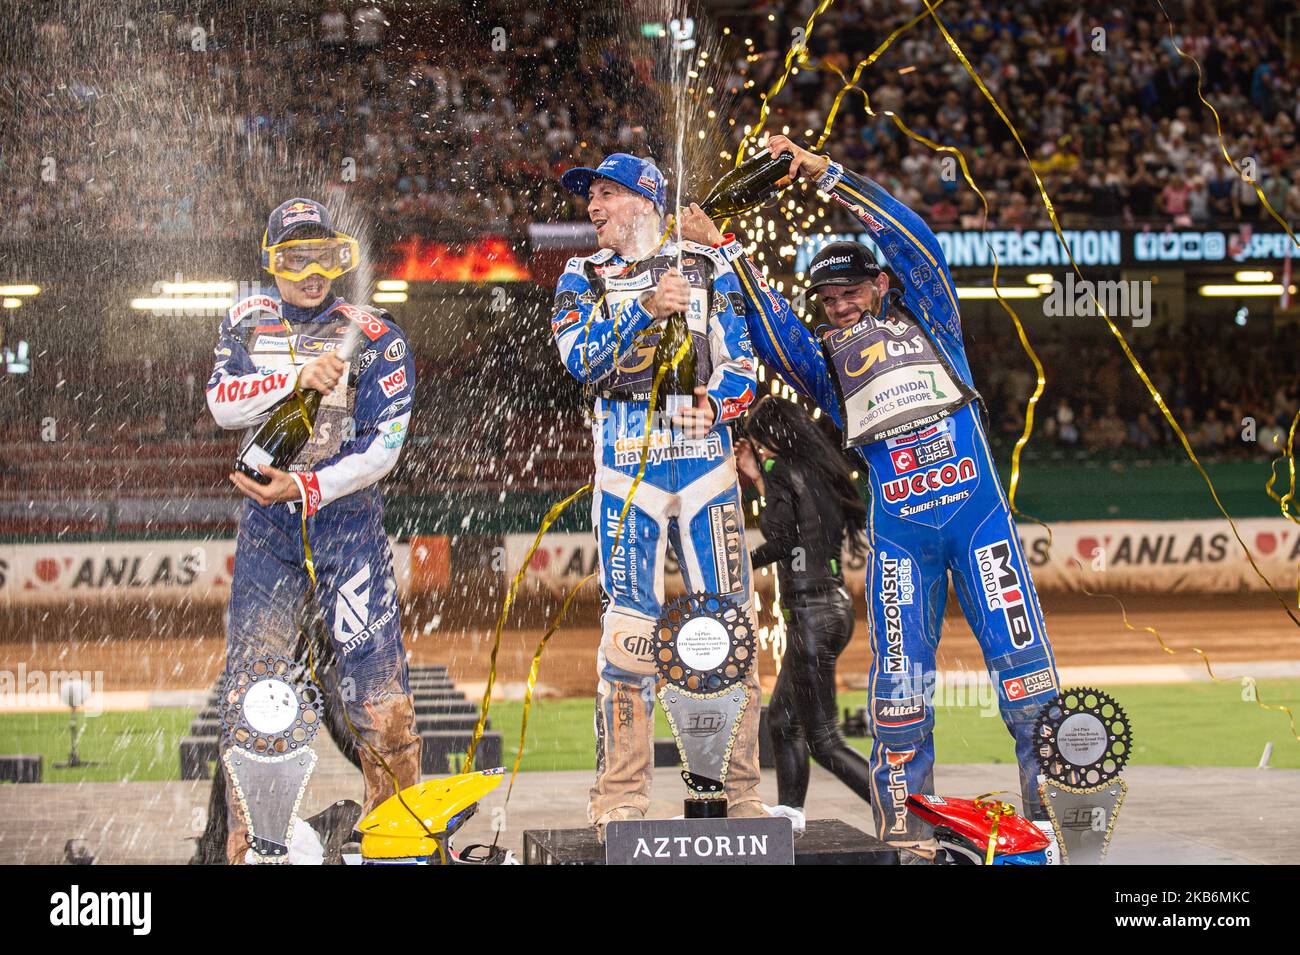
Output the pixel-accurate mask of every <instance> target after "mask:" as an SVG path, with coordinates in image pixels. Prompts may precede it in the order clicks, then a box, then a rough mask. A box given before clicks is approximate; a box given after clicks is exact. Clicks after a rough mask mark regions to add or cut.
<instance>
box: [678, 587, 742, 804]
mask: <svg viewBox="0 0 1300 955" xmlns="http://www.w3.org/2000/svg"><path fill="white" fill-rule="evenodd" d="M754 652H755V644H754V631H753V627H752V625H751V624H750V621H749V616H748V615H747V614H746V613H745V612H744V610H742V609H741V608H740V607H738V606H737V605H736V604H735V603H733V602H732V601H730V600H728V599H727V598H726V597H721V596H719V595H717V594H711V593H701V594H687V595H685V596H683V597H679V598H677V599H676V600H674V601H672V602H671V603H669V604H668V605H667V606H666V607H665V608H664V612H663V615H662V616H661V617H660V618H659V622H658V624H657V625H656V628H655V647H654V654H655V666H656V667H657V669H658V673H659V677H660V680H661V681H662V682H661V686H660V688H659V703H660V705H661V706H662V707H663V709H664V713H665V714H666V715H667V717H668V725H669V727H670V728H671V729H672V734H673V739H675V740H676V741H677V751H678V753H680V754H681V757H682V779H684V780H685V781H686V788H687V790H688V792H689V794H690V795H689V798H687V800H686V806H685V814H686V818H688V819H710V818H718V817H722V816H726V814H727V798H726V793H725V789H724V786H725V783H726V779H727V769H728V767H729V765H730V763H731V749H732V745H733V744H734V742H735V738H736V730H737V728H738V727H739V726H740V721H741V718H742V717H743V716H744V715H745V707H746V705H747V704H748V702H749V697H748V694H747V693H746V689H745V686H744V679H745V677H746V675H747V674H748V673H749V669H750V667H751V666H752V665H753V660H754Z"/></svg>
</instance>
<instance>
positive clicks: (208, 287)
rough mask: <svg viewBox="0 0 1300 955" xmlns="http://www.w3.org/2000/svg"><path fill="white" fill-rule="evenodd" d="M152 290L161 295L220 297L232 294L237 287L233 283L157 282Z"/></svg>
mask: <svg viewBox="0 0 1300 955" xmlns="http://www.w3.org/2000/svg"><path fill="white" fill-rule="evenodd" d="M154 288H156V289H157V290H158V291H159V292H161V293H162V294H163V295H221V294H223V293H225V294H233V293H234V292H235V291H236V290H237V289H238V288H239V286H238V285H237V284H236V283H234V282H159V283H157V284H156V285H155V286H154Z"/></svg>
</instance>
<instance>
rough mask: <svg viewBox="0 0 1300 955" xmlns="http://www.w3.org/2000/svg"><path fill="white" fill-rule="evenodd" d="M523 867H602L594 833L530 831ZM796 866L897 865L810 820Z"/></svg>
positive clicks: (886, 850)
mask: <svg viewBox="0 0 1300 955" xmlns="http://www.w3.org/2000/svg"><path fill="white" fill-rule="evenodd" d="M523 861H524V865H604V864H605V847H604V846H603V845H601V844H600V843H599V842H598V841H597V839H596V830H595V829H594V828H591V827H587V828H584V829H529V830H527V831H525V832H524V858H523ZM794 864H795V865H897V864H898V853H897V852H895V850H893V849H891V848H890V847H889V846H887V845H885V843H883V842H881V841H880V840H879V839H877V838H876V837H875V836H870V835H867V833H865V832H863V831H862V830H861V829H855V828H854V827H853V826H850V825H849V824H848V823H847V822H842V821H841V820H839V819H810V820H809V821H808V828H807V829H806V830H805V831H804V834H803V835H802V836H800V837H799V838H797V839H795V841H794Z"/></svg>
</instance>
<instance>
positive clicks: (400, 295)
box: [370, 292, 406, 303]
mask: <svg viewBox="0 0 1300 955" xmlns="http://www.w3.org/2000/svg"><path fill="white" fill-rule="evenodd" d="M370 298H371V301H372V302H377V303H390V302H405V301H406V293H405V292H376V293H375V294H374V295H372V296H371V297H370Z"/></svg>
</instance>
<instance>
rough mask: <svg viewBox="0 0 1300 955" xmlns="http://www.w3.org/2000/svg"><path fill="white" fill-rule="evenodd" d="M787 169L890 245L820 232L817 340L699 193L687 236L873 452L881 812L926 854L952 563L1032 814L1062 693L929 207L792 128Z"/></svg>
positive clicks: (853, 437)
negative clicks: (728, 267) (844, 163)
mask: <svg viewBox="0 0 1300 955" xmlns="http://www.w3.org/2000/svg"><path fill="white" fill-rule="evenodd" d="M768 148H769V149H770V150H771V151H772V153H773V155H780V154H781V153H782V152H784V151H789V152H791V153H793V154H794V156H793V159H792V161H791V164H790V174H791V176H792V177H794V178H799V177H806V178H811V179H813V180H814V181H816V183H817V185H818V188H819V189H820V190H821V191H822V192H823V193H825V194H827V195H829V196H830V197H831V198H832V199H833V200H835V201H836V202H837V203H839V204H840V205H841V206H843V207H845V208H846V209H848V210H849V211H850V212H852V213H853V214H854V215H855V216H856V217H857V218H858V219H859V220H861V222H862V223H863V224H864V225H865V227H866V229H867V230H868V231H869V232H870V233H871V236H872V238H873V239H874V240H875V242H876V244H877V245H878V246H879V247H880V249H881V250H882V251H883V252H884V255H885V258H886V260H887V262H888V265H889V268H890V269H891V270H892V271H893V273H894V275H895V276H897V278H898V280H899V287H898V288H892V289H891V288H890V277H889V274H888V273H887V272H885V271H884V270H883V269H882V268H881V267H880V266H879V265H878V264H877V263H876V260H875V257H874V255H873V253H872V252H871V251H870V250H869V249H867V248H866V247H865V246H863V245H860V244H858V243H855V242H835V243H831V244H829V245H827V246H826V247H825V248H823V249H822V250H821V251H820V252H818V253H817V255H816V256H815V257H814V258H813V261H812V263H811V265H810V266H809V270H808V278H809V284H810V290H811V291H812V292H814V293H815V294H816V295H817V296H818V297H819V299H820V301H821V305H822V309H823V311H824V313H825V316H826V319H827V320H828V322H829V323H830V327H829V328H827V329H825V330H824V334H822V335H821V341H820V342H819V341H818V339H817V338H815V337H814V336H813V334H812V333H811V332H810V331H808V329H807V328H806V327H805V326H804V324H803V323H802V322H801V321H800V320H799V319H798V317H796V316H795V314H794V313H793V311H792V310H791V308H790V305H789V303H788V302H786V300H785V299H784V298H782V297H781V296H780V295H779V294H777V293H776V291H775V290H773V289H772V288H770V287H769V286H768V285H767V284H766V282H764V280H763V278H762V276H761V275H760V273H759V271H758V269H757V268H755V266H754V265H753V264H752V263H751V262H750V261H749V260H748V258H747V257H746V255H745V253H744V250H743V248H742V246H741V243H740V242H739V241H738V240H736V239H735V238H734V237H727V236H722V235H720V234H719V233H718V230H717V229H716V228H715V227H714V226H713V225H712V223H711V222H709V220H708V219H707V217H705V216H704V214H703V212H701V211H700V210H699V208H698V207H692V209H691V211H690V213H689V214H688V215H687V216H686V222H685V223H684V225H683V235H685V236H688V237H690V238H693V239H696V240H698V241H706V242H710V243H716V244H717V245H718V246H719V248H720V249H721V251H722V253H723V255H724V256H726V258H727V260H728V261H729V262H731V263H732V265H733V267H734V268H735V269H736V272H737V275H738V277H739V279H740V283H741V286H742V288H743V291H744V295H745V317H746V321H747V322H748V325H749V330H750V334H751V335H752V337H753V340H754V343H755V349H756V351H757V352H758V355H759V357H760V358H762V359H763V361H765V362H767V363H768V364H769V365H770V366H771V367H772V368H773V369H774V370H775V371H776V372H777V373H778V374H780V375H781V377H782V378H784V379H785V380H786V381H787V382H788V383H789V384H790V386H791V387H793V388H794V389H795V390H796V391H798V392H799V393H800V394H803V395H805V396H807V397H809V398H811V399H812V400H813V401H815V402H816V403H817V405H818V406H820V407H821V409H822V410H823V411H825V412H826V413H827V414H828V415H830V416H831V418H832V419H834V421H835V424H836V425H838V426H839V427H840V429H841V431H842V432H843V436H844V445H845V447H847V448H853V449H854V450H855V451H856V452H857V453H858V454H859V455H860V456H861V458H862V460H863V461H864V462H865V463H866V467H867V472H868V474H869V477H870V485H871V509H870V518H869V532H870V542H871V554H870V555H869V558H868V564H867V603H868V605H869V606H870V608H871V641H872V653H873V659H872V669H871V702H870V713H871V721H872V726H873V735H874V737H875V742H874V743H873V745H872V748H871V760H870V761H871V770H872V797H871V803H872V809H873V813H874V816H875V821H876V826H877V828H878V830H879V832H878V834H879V836H880V837H881V838H882V839H884V840H885V841H887V842H890V843H891V844H894V845H897V846H899V847H904V848H909V849H912V850H913V851H914V853H915V856H919V857H922V858H929V857H932V856H933V854H934V850H935V843H934V840H933V834H932V832H931V831H930V829H929V827H928V826H926V825H925V824H923V823H922V822H921V821H920V820H919V819H917V818H915V817H914V816H912V815H911V814H909V812H908V811H907V807H906V801H907V797H908V795H909V794H911V793H926V794H932V793H933V792H934V788H933V785H934V783H933V769H934V740H933V729H934V709H933V703H934V701H933V694H934V681H935V653H936V649H937V646H938V643H939V632H940V626H941V624H942V622H943V614H944V605H945V603H946V600H947V595H948V579H949V574H951V576H952V581H953V583H954V585H955V588H956V591H957V598H958V601H959V603H960V604H961V608H962V611H963V613H964V614H965V615H966V620H967V621H968V622H969V624H970V626H971V629H972V630H973V631H974V633H975V636H976V638H977V639H978V640H979V644H980V646H981V648H982V649H983V651H984V661H985V664H986V665H987V667H988V670H989V673H990V675H991V676H992V678H993V684H994V687H995V689H996V691H997V695H998V703H999V708H1000V710H1001V713H1002V718H1003V720H1004V722H1005V723H1006V725H1007V728H1008V729H1009V730H1010V731H1011V734H1012V736H1013V737H1014V738H1015V745H1016V758H1017V760H1018V762H1019V764H1020V783H1021V794H1022V796H1023V798H1024V805H1023V812H1024V815H1026V816H1027V817H1028V818H1030V819H1033V820H1039V819H1045V818H1046V816H1045V814H1044V811H1043V807H1042V804H1041V800H1040V798H1039V796H1038V787H1037V775H1038V768H1037V761H1036V759H1035V756H1034V752H1033V742H1034V741H1033V738H1032V735H1033V725H1034V719H1035V717H1036V716H1037V713H1038V710H1039V708H1040V707H1041V706H1042V704H1044V703H1046V702H1047V701H1048V700H1049V699H1051V697H1052V696H1053V695H1054V694H1055V693H1056V692H1057V676H1056V665H1055V661H1054V658H1053V654H1052V648H1051V645H1050V643H1049V642H1048V639H1047V633H1046V631H1045V629H1044V626H1043V615H1042V611H1041V609H1040V608H1039V604H1038V596H1037V594H1036V593H1035V591H1034V585H1033V582H1032V581H1031V580H1030V577H1029V568H1028V565H1027V563H1026V561H1025V555H1024V553H1023V551H1022V550H1021V546H1020V542H1019V539H1018V538H1017V536H1016V526H1015V523H1014V521H1013V520H1012V516H1011V510H1010V507H1009V505H1008V503H1007V499H1006V497H1005V495H1004V494H1003V491H1002V486H1001V484H1000V483H999V480H998V474H997V471H996V469H995V468H994V465H993V456H992V454H991V453H990V452H989V446H988V440H987V438H986V437H985V433H984V426H983V424H982V422H981V420H980V400H979V396H978V394H977V393H976V391H975V386H974V381H973V378H972V376H971V372H970V368H969V367H968V365H967V363H966V354H965V349H964V346H963V342H962V333H961V321H960V317H959V314H958V308H957V295H956V291H955V289H954V287H953V282H952V276H951V275H950V274H949V271H948V264H947V261H946V260H945V258H944V255H943V252H942V250H941V249H940V247H939V242H938V240H937V238H936V237H935V235H934V233H933V232H932V231H931V230H930V228H929V226H927V225H926V224H925V223H924V222H923V221H922V220H921V218H920V217H919V216H917V215H916V214H915V213H914V212H912V210H910V209H908V208H907V207H906V206H905V205H903V204H902V203H900V202H899V201H898V200H897V199H895V198H894V197H893V196H891V195H890V194H889V193H888V192H886V191H885V190H884V189H883V188H882V187H881V186H880V185H879V184H878V183H876V182H873V181H872V180H870V179H867V178H865V177H862V176H857V175H855V174H853V173H852V172H849V171H847V170H845V169H844V168H843V167H841V166H840V165H839V164H838V163H834V162H831V161H830V160H829V159H828V158H827V157H825V156H817V155H815V154H813V153H810V152H808V151H807V150H805V149H801V148H799V147H798V146H796V145H795V144H794V143H792V142H790V140H788V139H787V138H785V137H784V136H773V137H772V138H771V139H770V140H769V142H768Z"/></svg>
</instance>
